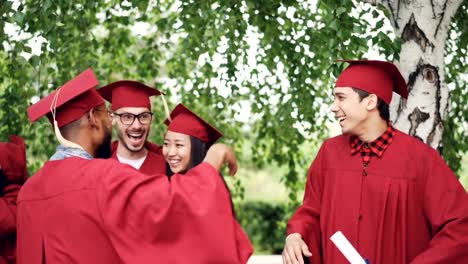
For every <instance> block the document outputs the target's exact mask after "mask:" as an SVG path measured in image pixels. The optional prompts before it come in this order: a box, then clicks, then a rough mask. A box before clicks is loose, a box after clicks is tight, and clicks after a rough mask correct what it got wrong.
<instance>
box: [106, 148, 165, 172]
mask: <svg viewBox="0 0 468 264" xmlns="http://www.w3.org/2000/svg"><path fill="white" fill-rule="evenodd" d="M118 144H119V142H118V141H114V142H112V156H111V158H113V159H117V146H118ZM145 148H146V149H147V150H148V155H147V156H146V159H145V161H143V164H141V167H140V169H139V171H140V172H142V173H144V174H157V173H162V174H166V160H165V159H164V156H163V155H162V147H160V146H158V145H156V144H154V143H151V142H149V141H146V142H145ZM117 160H118V159H117Z"/></svg>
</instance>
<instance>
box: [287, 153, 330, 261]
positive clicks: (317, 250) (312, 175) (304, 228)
mask: <svg viewBox="0 0 468 264" xmlns="http://www.w3.org/2000/svg"><path fill="white" fill-rule="evenodd" d="M324 148H325V144H324V145H323V146H322V148H320V150H319V153H318V154H317V157H316V158H315V160H314V161H313V163H312V165H311V166H310V168H309V172H308V174H307V183H306V187H305V193H304V200H303V202H302V205H301V206H299V208H298V209H297V210H296V212H295V213H294V215H293V216H292V218H291V219H290V220H289V222H288V226H287V234H292V233H299V234H301V236H302V238H303V239H304V241H305V242H306V244H307V246H308V247H309V250H310V251H311V252H312V257H311V259H310V260H311V263H322V260H321V252H322V250H321V231H320V211H321V203H322V202H321V201H322V189H323V176H324V175H323V171H322V159H323V152H324V150H323V149H324Z"/></svg>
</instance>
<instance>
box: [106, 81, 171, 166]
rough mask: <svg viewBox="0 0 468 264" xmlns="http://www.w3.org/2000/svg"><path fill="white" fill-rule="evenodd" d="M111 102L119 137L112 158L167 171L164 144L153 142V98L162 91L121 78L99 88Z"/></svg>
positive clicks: (133, 164) (113, 144) (132, 164)
mask: <svg viewBox="0 0 468 264" xmlns="http://www.w3.org/2000/svg"><path fill="white" fill-rule="evenodd" d="M98 92H99V94H100V95H101V96H102V97H103V98H104V99H105V100H107V101H108V102H110V103H111V109H112V111H113V121H112V123H113V124H114V126H115V128H116V130H117V135H118V138H119V140H118V141H115V142H113V143H112V158H114V159H117V160H119V161H120V162H122V163H125V164H128V165H130V166H132V167H134V168H136V169H137V170H139V171H141V172H142V173H145V174H155V173H165V163H164V157H163V156H162V153H161V147H160V146H158V145H157V144H154V143H151V142H149V141H148V140H147V139H148V135H149V133H150V127H151V121H152V120H153V118H152V117H153V113H152V112H151V102H150V100H149V97H151V96H154V95H161V96H162V94H161V92H160V91H159V90H157V89H155V88H152V87H149V86H147V85H145V84H143V83H140V82H137V81H130V80H124V81H118V82H114V83H111V84H109V85H106V86H104V87H102V88H100V89H99V90H98Z"/></svg>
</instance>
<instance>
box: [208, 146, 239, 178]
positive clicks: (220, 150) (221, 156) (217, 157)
mask: <svg viewBox="0 0 468 264" xmlns="http://www.w3.org/2000/svg"><path fill="white" fill-rule="evenodd" d="M203 161H205V162H208V163H210V164H211V165H212V166H213V167H215V169H216V170H218V171H221V168H222V166H223V164H225V163H227V165H228V167H229V175H235V174H236V172H237V160H236V155H235V154H234V151H233V150H232V148H230V147H229V146H227V145H224V144H214V145H213V146H211V147H210V148H209V149H208V152H207V153H206V156H205V159H204V160H203Z"/></svg>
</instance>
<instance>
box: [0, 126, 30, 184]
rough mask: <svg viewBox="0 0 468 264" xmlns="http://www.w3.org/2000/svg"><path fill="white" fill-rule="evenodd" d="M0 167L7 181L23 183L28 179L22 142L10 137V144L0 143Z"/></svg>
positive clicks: (24, 149) (19, 139)
mask: <svg viewBox="0 0 468 264" xmlns="http://www.w3.org/2000/svg"><path fill="white" fill-rule="evenodd" d="M0 153H2V154H1V155H0V166H1V170H3V173H4V174H5V177H6V178H7V179H8V181H11V182H15V183H20V184H21V183H23V182H24V181H25V180H26V179H27V177H28V171H27V168H26V147H25V144H24V140H23V138H21V137H18V136H13V135H12V136H10V142H0Z"/></svg>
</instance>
